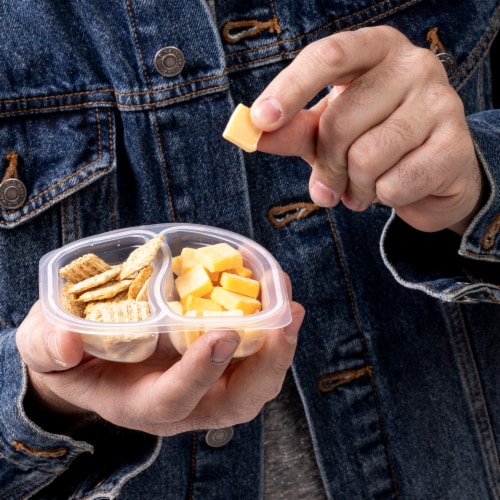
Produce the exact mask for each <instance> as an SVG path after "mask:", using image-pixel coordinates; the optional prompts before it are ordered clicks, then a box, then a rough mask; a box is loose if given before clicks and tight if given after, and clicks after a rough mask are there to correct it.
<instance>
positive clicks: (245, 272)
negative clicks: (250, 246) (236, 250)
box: [226, 267, 253, 278]
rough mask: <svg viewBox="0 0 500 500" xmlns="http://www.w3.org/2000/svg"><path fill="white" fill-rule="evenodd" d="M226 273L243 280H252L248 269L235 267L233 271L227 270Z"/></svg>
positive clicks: (250, 271) (251, 273)
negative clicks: (240, 277)
mask: <svg viewBox="0 0 500 500" xmlns="http://www.w3.org/2000/svg"><path fill="white" fill-rule="evenodd" d="M226 273H231V274H236V275H238V276H243V277H244V278H252V277H253V272H252V270H251V269H248V267H235V268H234V269H228V270H227V271H226Z"/></svg>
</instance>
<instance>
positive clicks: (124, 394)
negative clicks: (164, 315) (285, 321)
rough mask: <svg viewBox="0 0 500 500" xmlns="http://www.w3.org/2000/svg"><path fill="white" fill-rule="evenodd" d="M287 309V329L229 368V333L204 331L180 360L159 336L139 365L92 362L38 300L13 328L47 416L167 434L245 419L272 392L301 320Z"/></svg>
mask: <svg viewBox="0 0 500 500" xmlns="http://www.w3.org/2000/svg"><path fill="white" fill-rule="evenodd" d="M291 307H292V316H293V320H292V323H291V324H290V325H289V326H288V327H286V328H285V329H281V330H277V331H273V332H270V333H269V335H268V338H267V340H266V342H265V344H264V346H263V347H262V349H261V350H260V351H259V352H257V353H256V354H254V355H252V356H249V357H248V358H245V359H243V360H241V361H237V362H233V363H231V357H232V355H233V353H234V351H235V350H236V348H237V347H238V343H239V336H238V334H237V333H236V332H234V331H213V332H208V333H206V334H205V335H202V336H201V337H200V338H199V339H198V340H197V341H196V342H194V343H193V345H192V346H191V347H190V348H189V349H188V351H187V352H186V353H185V354H184V355H183V356H182V357H181V356H180V355H179V354H178V353H177V352H176V351H175V349H174V348H173V347H172V345H171V344H170V342H169V341H168V339H167V336H166V335H165V336H162V335H160V342H159V346H158V349H157V351H156V352H155V354H154V355H153V356H151V357H150V358H149V359H147V360H146V361H143V362H142V363H130V364H129V363H114V362H110V361H105V360H102V359H98V358H93V357H90V356H88V355H86V354H85V353H84V351H83V346H82V342H81V340H80V336H79V335H78V334H76V333H72V332H67V331H55V330H54V329H53V327H52V326H51V325H50V324H49V323H47V321H46V320H45V318H44V316H43V314H42V312H41V310H40V307H39V304H38V303H36V304H35V305H34V306H33V308H32V310H31V312H30V313H29V315H28V316H27V317H26V319H25V320H24V322H23V323H22V324H21V326H20V327H19V329H18V333H17V345H18V348H19V351H20V353H21V356H22V358H23V360H24V361H25V363H26V364H27V366H28V371H29V376H30V383H31V394H32V396H31V397H33V394H34V397H35V399H36V403H37V404H40V402H43V405H44V408H43V409H40V410H41V411H43V412H44V413H45V414H47V413H50V412H51V413H53V414H54V415H55V416H58V417H61V416H67V417H68V418H75V419H79V418H85V416H88V415H99V416H100V417H101V418H103V419H105V420H108V421H109V422H112V423H114V424H116V425H120V426H123V427H127V428H130V429H137V430H142V431H145V432H148V433H151V434H155V435H160V436H167V435H173V434H177V433H180V432H184V431H190V430H197V429H209V428H220V427H226V426H229V425H233V424H238V423H243V422H247V421H249V420H251V419H252V418H254V417H255V416H256V415H257V414H258V412H259V411H260V410H261V408H262V406H263V405H264V404H265V403H266V402H267V401H269V400H270V399H272V398H274V397H275V396H276V395H277V394H278V392H279V390H280V389H281V385H282V383H283V379H284V377H285V373H286V371H287V370H288V368H289V367H290V365H291V363H292V359H293V355H294V352H295V344H296V337H297V334H298V330H299V328H300V325H301V323H302V320H303V317H304V309H303V307H302V306H301V305H299V304H297V303H296V302H292V303H291ZM31 408H33V405H31ZM35 411H36V410H35ZM32 412H33V410H32ZM32 418H33V419H34V420H35V421H36V415H32Z"/></svg>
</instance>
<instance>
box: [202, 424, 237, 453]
mask: <svg viewBox="0 0 500 500" xmlns="http://www.w3.org/2000/svg"><path fill="white" fill-rule="evenodd" d="M233 435H234V429H233V428H232V427H224V428H222V429H210V430H209V431H207V434H206V436H205V441H206V442H207V444H208V446H211V447H212V448H219V447H220V446H224V445H225V444H227V443H229V441H231V439H232V438H233Z"/></svg>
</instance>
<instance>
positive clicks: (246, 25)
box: [222, 17, 281, 43]
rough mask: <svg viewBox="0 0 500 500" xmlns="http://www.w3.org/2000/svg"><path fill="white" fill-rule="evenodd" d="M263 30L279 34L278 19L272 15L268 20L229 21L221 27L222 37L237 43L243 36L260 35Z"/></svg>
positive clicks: (228, 41)
mask: <svg viewBox="0 0 500 500" xmlns="http://www.w3.org/2000/svg"><path fill="white" fill-rule="evenodd" d="M265 30H268V31H269V32H270V33H277V34H280V33H281V26H280V25H279V23H278V19H277V18H276V17H273V18H272V19H269V21H257V19H249V20H246V21H229V22H227V23H226V24H225V25H224V27H223V28H222V37H223V38H224V40H225V41H226V42H227V43H238V42H240V41H241V40H244V39H245V38H250V37H253V36H257V35H260V33H262V32H263V31H265Z"/></svg>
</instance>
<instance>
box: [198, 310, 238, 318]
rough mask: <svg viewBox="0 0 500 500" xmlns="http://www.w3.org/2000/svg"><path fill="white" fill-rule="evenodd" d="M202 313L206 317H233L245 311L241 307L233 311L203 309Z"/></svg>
mask: <svg viewBox="0 0 500 500" xmlns="http://www.w3.org/2000/svg"><path fill="white" fill-rule="evenodd" d="M202 315H203V317H204V318H208V317H214V316H219V317H221V316H229V317H230V318H233V317H235V316H243V311H242V310H241V309H233V310H231V311H203V312H202Z"/></svg>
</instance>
